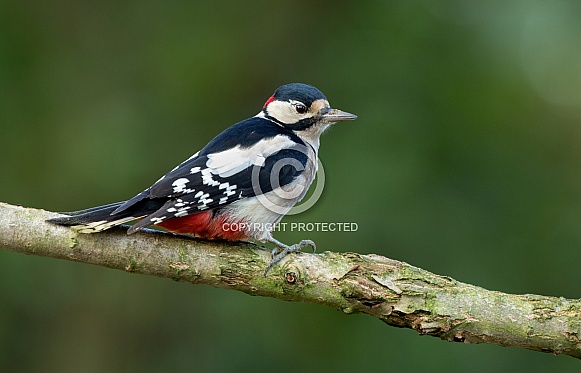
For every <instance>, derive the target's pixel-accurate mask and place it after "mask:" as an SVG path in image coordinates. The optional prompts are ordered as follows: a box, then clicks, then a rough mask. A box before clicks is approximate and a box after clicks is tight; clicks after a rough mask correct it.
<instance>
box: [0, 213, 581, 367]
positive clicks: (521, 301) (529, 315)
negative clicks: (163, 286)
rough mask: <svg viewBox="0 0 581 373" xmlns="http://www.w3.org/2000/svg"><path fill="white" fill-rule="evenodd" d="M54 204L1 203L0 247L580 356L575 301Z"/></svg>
mask: <svg viewBox="0 0 581 373" xmlns="http://www.w3.org/2000/svg"><path fill="white" fill-rule="evenodd" d="M57 215H58V214H56V213H53V212H47V211H44V210H38V209H31V208H24V207H19V206H13V205H8V204H4V203H0V248H1V249H4V250H10V251H15V252H20V253H24V254H31V255H40V256H47V257H52V258H59V259H66V260H72V261H77V262H83V263H89V264H94V265H99V266H104V267H109V268H114V269H119V270H123V271H128V272H134V273H140V274H144V275H151V276H158V277H165V278H170V279H173V280H177V281H182V282H189V283H192V284H207V285H212V286H215V287H220V288H226V289H233V290H238V291H242V292H245V293H248V294H252V295H261V296H267V297H272V298H278V299H284V300H287V301H297V302H309V303H317V304H323V305H327V306H329V307H333V308H336V309H339V310H342V311H343V312H345V313H363V314H368V315H370V316H373V317H376V318H378V319H380V320H382V321H383V322H385V323H386V324H389V325H392V326H397V327H404V328H411V329H414V330H416V331H417V332H418V333H419V334H425V335H432V336H435V337H439V338H441V339H443V340H447V341H454V342H463V343H492V344H498V345H502V346H518V347H524V348H528V349H531V350H536V351H543V352H550V353H553V354H567V355H570V356H574V357H577V358H581V342H580V340H579V338H580V336H581V317H580V316H581V301H580V300H571V299H564V298H557V297H547V296H540V295H531V294H526V295H514V294H506V293H501V292H496V291H490V290H486V289H483V288H481V287H478V286H474V285H469V284H464V283H462V282H459V281H456V280H454V279H451V278H449V277H446V276H439V275H436V274H433V273H431V272H428V271H426V270H423V269H420V268H417V267H414V266H411V265H409V264H407V263H404V262H399V261H396V260H392V259H388V258H385V257H382V256H379V255H373V254H370V255H361V254H356V253H336V252H323V253H320V254H308V253H301V254H293V255H289V256H288V257H286V258H285V259H284V260H283V261H281V263H280V264H279V265H276V266H275V267H273V268H272V270H271V271H270V272H269V274H268V276H266V277H265V276H264V275H263V272H264V268H265V266H266V265H267V264H268V263H269V261H270V254H269V252H268V251H265V250H262V249H261V248H259V247H257V246H255V245H253V244H249V243H238V242H235V243H226V242H214V241H213V242H209V241H201V240H197V239H192V238H188V237H183V236H176V235H173V234H167V233H163V232H159V231H152V230H149V231H146V232H143V233H138V234H134V235H131V236H128V235H127V234H126V232H125V230H124V229H122V228H116V229H111V230H108V231H106V232H102V233H98V234H77V233H75V232H74V231H72V230H70V229H69V228H66V227H61V226H55V225H51V224H49V223H46V219H49V218H53V217H55V216H57Z"/></svg>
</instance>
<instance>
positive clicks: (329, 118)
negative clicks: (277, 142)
mask: <svg viewBox="0 0 581 373" xmlns="http://www.w3.org/2000/svg"><path fill="white" fill-rule="evenodd" d="M261 114H262V115H264V116H265V117H267V118H269V119H271V120H274V121H275V122H277V123H278V124H280V125H281V126H283V127H285V128H288V129H290V130H292V131H295V132H296V133H297V134H298V135H299V136H300V134H301V133H302V132H303V131H304V132H305V133H310V134H312V135H316V136H317V137H318V135H320V134H321V133H322V132H323V131H324V130H325V129H327V128H328V127H329V125H331V124H333V123H337V122H344V121H348V120H354V119H356V118H357V116H356V115H354V114H350V113H347V112H345V111H341V110H337V109H332V108H331V106H330V105H329V101H328V100H327V97H325V95H324V94H323V92H321V91H319V90H318V89H317V88H315V87H313V86H310V85H307V84H302V83H291V84H286V85H283V86H281V87H279V88H278V89H277V90H276V91H275V92H274V94H273V95H272V96H270V98H269V99H268V100H267V101H266V102H265V103H264V107H263V108H262V112H261Z"/></svg>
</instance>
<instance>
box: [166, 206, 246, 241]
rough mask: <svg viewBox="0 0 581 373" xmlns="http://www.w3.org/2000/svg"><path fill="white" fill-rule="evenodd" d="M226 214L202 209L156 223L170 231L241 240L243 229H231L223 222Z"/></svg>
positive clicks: (209, 237) (206, 237)
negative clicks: (191, 213) (217, 213)
mask: <svg viewBox="0 0 581 373" xmlns="http://www.w3.org/2000/svg"><path fill="white" fill-rule="evenodd" d="M226 218H227V217H226V216H216V217H214V213H213V212H212V211H204V212H200V213H197V214H193V215H188V216H183V217H179V218H172V219H168V220H166V221H163V222H161V223H159V224H156V225H158V226H160V227H163V228H165V229H167V230H168V231H170V232H174V233H182V234H195V235H196V236H197V237H200V238H204V239H207V240H215V239H223V240H228V241H237V240H242V239H245V238H248V237H247V234H246V232H244V231H243V230H232V229H225V228H228V227H229V225H228V224H224V223H225V221H226Z"/></svg>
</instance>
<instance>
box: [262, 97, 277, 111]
mask: <svg viewBox="0 0 581 373" xmlns="http://www.w3.org/2000/svg"><path fill="white" fill-rule="evenodd" d="M272 101H274V95H272V96H270V98H269V99H268V100H266V102H265V103H264V106H263V107H262V108H263V109H264V108H265V107H267V106H268V104H270V103H271V102H272Z"/></svg>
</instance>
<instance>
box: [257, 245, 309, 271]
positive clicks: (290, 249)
mask: <svg viewBox="0 0 581 373" xmlns="http://www.w3.org/2000/svg"><path fill="white" fill-rule="evenodd" d="M305 246H311V247H312V248H313V252H315V251H317V245H315V243H314V242H313V241H311V240H302V241H301V242H299V243H296V244H294V245H291V246H287V245H283V246H282V247H277V248H276V249H273V250H272V260H271V261H270V263H268V265H267V266H266V268H265V269H264V275H265V276H266V274H267V273H268V271H269V270H270V269H271V268H272V267H273V266H274V265H275V264H276V263H278V262H280V261H281V260H282V259H283V258H284V257H285V256H287V255H288V254H289V253H300V252H301V249H302V248H303V247H305Z"/></svg>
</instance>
